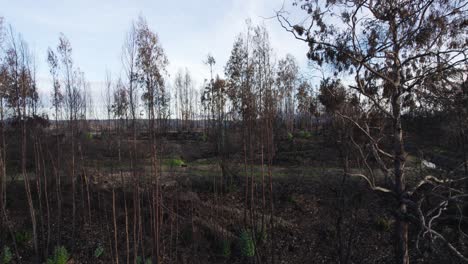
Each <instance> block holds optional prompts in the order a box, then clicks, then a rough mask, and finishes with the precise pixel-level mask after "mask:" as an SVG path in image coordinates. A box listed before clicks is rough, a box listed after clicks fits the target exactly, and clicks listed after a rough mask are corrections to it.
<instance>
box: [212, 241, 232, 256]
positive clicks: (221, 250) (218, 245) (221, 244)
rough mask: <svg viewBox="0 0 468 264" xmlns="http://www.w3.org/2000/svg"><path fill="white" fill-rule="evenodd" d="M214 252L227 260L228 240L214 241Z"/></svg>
mask: <svg viewBox="0 0 468 264" xmlns="http://www.w3.org/2000/svg"><path fill="white" fill-rule="evenodd" d="M214 242H215V244H214V250H215V252H216V254H217V255H219V256H222V257H225V258H229V257H230V256H231V241H229V240H228V239H216V240H215V241H214Z"/></svg>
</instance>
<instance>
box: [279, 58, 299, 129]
mask: <svg viewBox="0 0 468 264" xmlns="http://www.w3.org/2000/svg"><path fill="white" fill-rule="evenodd" d="M298 80H299V66H298V65H297V61H296V59H295V58H294V57H293V56H292V55H291V54H287V55H286V56H285V57H284V58H283V59H281V60H280V61H279V62H278V72H277V78H276V85H277V87H278V90H279V93H280V97H281V98H282V100H281V101H280V111H281V114H282V117H283V121H284V122H285V124H286V129H287V131H288V132H292V131H293V129H294V117H295V108H296V106H295V100H294V99H295V98H294V94H295V93H296V88H297V83H298Z"/></svg>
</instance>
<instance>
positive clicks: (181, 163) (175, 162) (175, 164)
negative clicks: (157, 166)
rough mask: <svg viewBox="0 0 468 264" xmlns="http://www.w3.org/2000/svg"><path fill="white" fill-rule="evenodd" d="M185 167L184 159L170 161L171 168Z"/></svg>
mask: <svg viewBox="0 0 468 264" xmlns="http://www.w3.org/2000/svg"><path fill="white" fill-rule="evenodd" d="M184 165H185V162H184V161H183V160H182V159H177V158H176V159H170V160H169V166H171V167H182V166H184Z"/></svg>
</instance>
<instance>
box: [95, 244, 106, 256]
mask: <svg viewBox="0 0 468 264" xmlns="http://www.w3.org/2000/svg"><path fill="white" fill-rule="evenodd" d="M103 254H104V247H103V246H101V245H99V246H98V247H97V248H96V250H94V257H95V258H99V257H100V256H102V255H103Z"/></svg>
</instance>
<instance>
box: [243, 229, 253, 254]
mask: <svg viewBox="0 0 468 264" xmlns="http://www.w3.org/2000/svg"><path fill="white" fill-rule="evenodd" d="M239 240H240V241H239V242H240V253H241V255H242V256H244V257H253V256H254V255H255V244H254V240H253V239H252V234H251V232H250V230H243V231H242V233H241V234H240V237H239Z"/></svg>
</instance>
